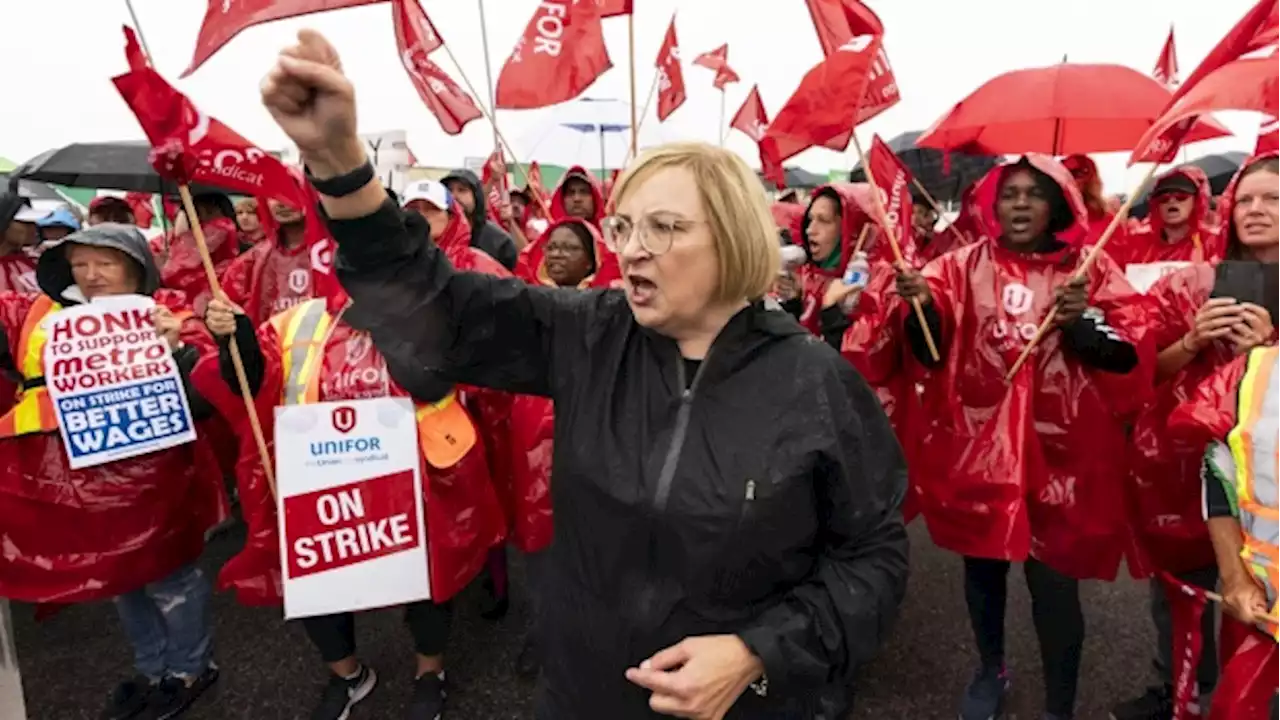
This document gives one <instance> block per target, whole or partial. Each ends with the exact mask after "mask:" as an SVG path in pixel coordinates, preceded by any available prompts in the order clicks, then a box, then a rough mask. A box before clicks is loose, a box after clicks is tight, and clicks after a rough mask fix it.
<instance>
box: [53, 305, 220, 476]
mask: <svg viewBox="0 0 1280 720" xmlns="http://www.w3.org/2000/svg"><path fill="white" fill-rule="evenodd" d="M154 307H155V301H154V300H152V299H151V298H149V297H146V296H143V295H113V296H110V297H104V298H98V299H95V300H94V301H93V302H89V303H84V304H82V305H74V306H72V307H69V308H66V309H64V310H59V311H57V312H55V313H50V314H49V316H48V317H47V318H45V320H44V321H43V323H42V325H41V331H42V332H44V334H45V338H46V340H45V345H44V367H45V380H46V383H47V385H46V387H47V389H48V392H49V399H50V400H51V401H52V403H53V407H54V412H55V413H56V415H57V418H58V429H59V432H60V433H61V435H62V443H63V446H64V447H65V449H66V451H67V459H68V460H69V461H70V465H71V469H73V470H76V469H79V468H86V467H92V466H94V465H101V464H102V463H106V462H114V461H116V460H124V459H125V458H131V457H136V456H138V455H145V454H147V453H152V452H156V451H157V450H164V449H166V448H171V447H175V446H177V445H182V444H184V443H189V442H191V441H193V440H195V439H196V431H195V425H194V424H193V423H192V418H191V407H190V406H189V405H188V404H187V394H186V391H185V390H184V389H183V387H182V377H181V376H180V375H179V374H178V366H177V363H175V362H174V361H173V352H172V351H171V350H170V348H169V344H168V343H167V342H166V341H165V339H164V338H163V337H161V336H160V335H159V334H157V333H156V328H155V325H154V324H152V322H151V309H152V308H154Z"/></svg>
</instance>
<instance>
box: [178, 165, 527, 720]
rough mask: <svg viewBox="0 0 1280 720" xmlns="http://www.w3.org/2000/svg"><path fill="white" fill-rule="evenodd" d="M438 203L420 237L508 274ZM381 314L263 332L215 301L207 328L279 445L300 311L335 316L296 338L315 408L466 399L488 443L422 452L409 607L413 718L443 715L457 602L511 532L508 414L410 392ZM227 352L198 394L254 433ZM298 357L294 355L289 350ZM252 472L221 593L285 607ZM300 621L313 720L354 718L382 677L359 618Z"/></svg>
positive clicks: (208, 370) (320, 304) (463, 264)
mask: <svg viewBox="0 0 1280 720" xmlns="http://www.w3.org/2000/svg"><path fill="white" fill-rule="evenodd" d="M426 182H430V183H432V184H433V185H434V186H435V187H437V188H438V192H437V193H436V195H435V196H436V197H437V198H439V197H441V196H443V197H445V198H447V197H448V196H447V193H445V191H444V187H443V186H442V185H440V184H439V183H435V182H434V181H426ZM405 197H406V201H407V202H408V203H412V202H414V201H415V200H417V199H420V198H417V194H415V193H414V192H413V191H412V188H410V191H409V192H406V195H405ZM437 202H438V203H439V204H445V205H447V206H448V209H447V210H444V209H442V208H439V207H438V205H437V206H436V207H434V208H433V209H429V210H428V211H427V213H426V215H427V216H426V217H425V218H424V217H423V216H421V215H419V214H418V213H415V212H408V213H406V220H405V222H406V224H412V226H413V227H414V229H415V231H418V232H421V233H422V236H423V240H424V242H425V240H426V237H427V235H428V234H432V235H435V236H436V237H437V242H438V243H439V244H440V246H441V247H442V248H447V249H446V252H447V253H448V256H449V259H450V262H451V263H452V264H453V266H454V267H456V268H459V269H464V270H472V271H478V272H490V273H499V274H500V273H504V272H505V270H503V269H502V268H501V266H499V265H498V264H497V261H495V260H493V259H492V258H490V257H488V256H487V255H485V254H484V253H483V252H480V251H478V250H475V249H474V248H471V247H470V246H469V241H470V227H469V226H468V225H467V223H466V219H465V218H464V217H463V215H462V213H461V209H460V206H459V205H458V204H457V203H454V202H449V201H448V200H443V199H441V200H437ZM376 312H378V309H377V308H370V309H367V310H366V309H363V308H360V307H359V306H352V305H350V304H349V301H348V299H347V298H346V297H345V295H339V296H336V297H332V298H329V299H327V300H326V299H320V298H317V299H315V300H313V301H310V302H304V303H303V304H301V305H297V306H295V307H294V308H291V309H289V310H287V311H285V312H284V313H280V314H278V315H276V316H274V317H273V318H271V320H270V321H268V322H266V323H263V324H262V325H261V326H260V327H259V328H258V330H257V332H256V333H255V332H254V331H253V326H252V323H251V322H250V320H249V318H248V317H247V316H246V315H245V314H244V313H243V312H240V311H239V309H238V308H234V307H233V306H228V305H227V304H225V303H222V302H219V301H217V300H213V301H211V302H210V306H209V314H208V316H207V318H206V321H207V323H208V324H209V327H210V329H211V330H212V331H213V332H214V334H215V335H216V336H218V337H219V338H223V337H228V336H230V335H231V334H233V333H234V335H235V338H236V341H237V344H238V345H239V347H240V352H241V355H242V357H243V359H244V365H245V369H246V373H247V374H248V376H249V381H250V386H251V387H252V388H254V391H255V397H256V398H257V401H258V417H259V418H260V420H261V421H262V422H263V423H264V431H265V432H266V433H267V434H268V440H270V436H271V433H272V431H273V423H272V418H273V413H272V410H271V408H272V407H273V406H275V405H278V404H280V401H281V400H282V398H284V379H285V367H284V364H283V361H284V358H285V352H284V348H283V347H282V343H283V342H284V340H285V338H284V337H283V333H284V332H285V328H288V327H289V320H290V318H292V317H293V314H294V313H325V314H327V315H328V316H329V318H331V321H332V324H331V325H330V328H332V329H331V330H330V331H329V332H328V334H327V335H326V336H324V337H322V338H316V339H314V340H313V339H312V338H301V339H298V338H295V339H294V342H295V343H297V342H302V343H308V344H310V343H315V344H317V345H318V346H319V347H320V348H321V351H322V352H323V356H322V359H321V361H320V362H319V363H317V364H316V367H318V371H317V375H316V377H315V378H314V379H312V380H310V382H313V383H314V385H312V386H311V387H313V388H314V395H313V396H312V395H310V394H309V397H308V398H306V399H302V401H303V402H305V401H308V400H311V399H314V400H315V401H332V400H353V399H361V398H370V397H385V396H388V395H390V396H393V397H410V398H413V399H414V401H415V402H416V403H427V402H438V401H439V400H441V399H443V398H448V397H450V396H452V395H453V394H454V393H458V395H459V398H460V399H461V400H462V402H461V403H460V404H459V403H452V404H450V405H449V406H448V407H451V408H455V410H453V411H450V412H453V413H455V415H454V417H453V419H452V421H456V422H468V423H471V424H473V425H474V426H475V427H476V428H477V429H478V430H479V432H477V433H475V438H476V444H475V445H473V446H471V447H470V448H468V449H467V450H466V451H465V453H464V454H462V455H461V456H460V457H450V458H448V459H446V460H442V458H440V457H437V456H435V455H433V453H432V452H431V451H430V449H429V448H426V447H424V448H423V450H422V470H423V478H424V483H423V494H424V498H423V500H424V505H425V507H426V513H427V515H426V526H427V537H428V541H427V548H428V553H429V555H430V563H429V570H430V574H431V591H432V598H431V599H430V600H422V601H419V602H416V603H412V604H410V605H408V606H407V607H406V610H405V619H406V622H407V624H408V626H409V631H410V633H411V634H412V636H413V640H414V650H415V653H416V663H417V668H416V672H415V678H416V680H415V683H414V690H413V697H412V700H411V701H410V706H411V709H412V712H413V713H415V714H414V715H413V717H424V718H431V717H437V716H438V714H439V713H440V712H441V710H442V708H443V704H444V696H445V681H444V680H445V676H444V658H443V652H444V648H445V645H446V643H447V641H448V637H449V626H450V618H451V614H452V613H451V610H450V606H449V601H450V599H451V598H452V597H453V596H454V595H456V594H457V593H458V592H459V591H460V590H462V589H463V588H464V587H466V586H467V584H469V583H470V582H471V581H472V580H473V579H474V578H475V577H476V575H477V574H478V573H479V571H480V569H481V567H482V566H483V565H484V562H485V558H486V555H487V554H488V551H489V548H491V547H492V546H493V545H495V544H497V543H498V542H500V541H501V540H502V538H503V534H504V526H503V517H502V509H501V507H500V505H499V502H498V498H497V496H496V495H495V493H494V488H493V485H492V484H491V476H490V466H489V460H490V458H491V457H495V456H496V455H497V454H498V453H491V452H488V451H489V448H488V447H487V441H488V440H489V439H490V438H491V437H493V434H492V432H491V431H492V429H493V426H492V424H491V423H492V422H495V421H498V420H499V419H500V416H501V414H502V413H505V412H507V409H506V408H497V406H496V404H495V403H496V401H494V400H492V399H482V396H483V395H484V393H486V392H489V391H477V390H475V389H472V388H461V387H454V386H452V385H450V384H449V383H447V382H445V381H443V380H438V379H434V378H433V379H432V380H431V381H430V382H426V383H421V386H420V387H402V386H401V385H400V384H399V383H398V382H397V380H396V377H397V376H401V373H399V372H397V368H395V367H392V366H390V365H389V364H388V362H387V360H386V359H385V358H384V357H383V356H382V355H381V353H379V352H378V351H377V348H376V347H374V345H373V342H372V340H371V338H370V337H369V335H368V334H367V333H365V332H362V331H360V330H357V329H356V327H355V326H363V325H364V322H363V319H364V318H366V317H367V316H368V315H370V314H373V313H376ZM226 347H227V346H226V344H223V345H222V348H223V350H222V352H221V353H220V356H219V357H218V359H217V360H216V361H215V360H213V359H212V358H210V359H208V360H204V361H202V362H201V363H200V365H199V366H198V367H197V368H196V372H195V373H194V374H193V378H192V379H193V382H194V383H195V384H196V386H197V387H199V388H202V389H203V391H204V392H207V397H208V398H209V400H210V402H211V403H213V404H214V405H215V407H217V409H218V410H219V412H222V413H224V414H226V415H227V416H228V418H229V419H231V420H232V421H233V422H234V423H237V424H239V425H241V426H242V429H243V430H244V432H243V433H242V434H243V435H246V436H247V435H249V433H248V428H247V426H245V420H246V418H245V416H244V409H243V403H242V401H241V400H240V399H239V397H238V393H239V390H238V388H239V385H238V383H237V380H236V377H235V374H234V370H233V368H232V365H231V359H230V354H229V352H227V350H226ZM291 347H295V348H296V347H297V346H296V345H291ZM297 352H298V350H296V349H294V350H292V351H291V352H290V353H289V355H290V356H292V355H294V354H296V353H297ZM303 384H306V383H303ZM219 386H221V387H219ZM490 394H491V395H492V394H493V393H490ZM486 403H488V404H486ZM507 407H509V402H508V403H507ZM456 435H461V434H456ZM242 453H245V454H248V453H253V454H252V455H249V457H254V458H256V450H255V449H254V448H253V445H252V441H247V442H246V443H245V447H244V450H242ZM241 468H242V470H243V471H244V473H243V474H242V475H241V476H240V477H239V478H238V481H239V483H240V493H241V498H242V504H243V505H244V507H245V520H246V522H247V523H249V540H248V541H247V542H246V546H245V550H244V551H243V553H242V554H241V555H240V556H237V557H236V558H233V559H232V560H231V561H230V562H229V563H228V564H227V566H226V567H225V568H224V570H223V572H222V574H221V575H220V577H219V586H220V587H227V586H230V587H234V588H237V589H239V590H243V591H245V592H247V593H248V597H247V599H248V600H250V601H251V602H265V601H269V600H271V599H275V600H277V601H278V597H277V598H270V597H269V596H267V595H265V594H264V593H265V592H266V591H269V590H275V591H276V592H278V588H279V586H280V580H279V572H280V571H279V568H280V559H279V539H278V535H277V533H276V518H275V510H274V506H273V501H272V499H271V497H270V492H269V489H268V488H267V487H266V483H265V482H263V478H262V475H261V467H260V464H257V465H255V464H254V463H253V462H242V464H241ZM299 622H300V623H301V624H302V626H303V628H304V629H305V630H306V632H307V635H308V637H309V638H310V639H311V641H312V643H313V644H314V645H315V646H316V648H317V649H318V650H319V652H320V656H321V658H322V659H323V660H324V662H325V663H326V664H328V666H329V668H330V670H331V671H332V673H331V676H330V678H329V683H328V685H327V686H326V688H325V690H324V692H323V694H322V696H321V698H320V701H319V703H318V705H317V707H316V709H315V713H314V714H313V717H325V718H330V717H332V718H338V717H346V713H347V712H349V710H350V708H351V707H352V706H353V705H355V704H356V703H357V702H359V701H360V700H363V699H364V698H365V697H366V696H367V695H368V694H369V692H370V691H372V689H373V687H374V685H375V684H376V682H377V678H376V675H375V674H374V672H373V670H371V669H370V668H368V667H366V666H364V665H362V664H361V663H360V661H359V660H358V659H357V657H356V641H355V627H354V620H353V615H352V614H351V613H341V614H337V615H327V616H318V617H308V618H304V619H302V620H300V621H299Z"/></svg>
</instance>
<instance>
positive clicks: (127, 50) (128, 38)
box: [124, 25, 151, 70]
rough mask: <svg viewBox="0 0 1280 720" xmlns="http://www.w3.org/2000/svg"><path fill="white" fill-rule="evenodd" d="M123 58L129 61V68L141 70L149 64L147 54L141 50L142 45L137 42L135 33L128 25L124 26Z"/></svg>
mask: <svg viewBox="0 0 1280 720" xmlns="http://www.w3.org/2000/svg"><path fill="white" fill-rule="evenodd" d="M124 59H125V61H127V62H128V63H129V69H130V70H141V69H143V68H145V67H150V66H151V63H150V62H149V61H148V60H147V54H146V53H145V52H143V51H142V45H140V44H138V36H137V34H135V33H134V32H133V28H131V27H129V26H128V25H125V26H124Z"/></svg>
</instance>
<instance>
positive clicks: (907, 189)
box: [863, 135, 916, 267]
mask: <svg viewBox="0 0 1280 720" xmlns="http://www.w3.org/2000/svg"><path fill="white" fill-rule="evenodd" d="M863 162H865V163H866V165H867V167H868V168H869V169H870V172H869V173H868V179H870V178H875V184H876V189H877V190H878V191H879V193H880V200H881V202H880V207H881V208H883V209H884V217H882V218H881V219H880V226H881V227H883V228H885V229H886V230H888V229H889V228H893V230H892V232H893V234H894V235H896V236H897V238H898V246H899V247H900V248H901V249H902V255H903V258H904V259H906V261H907V265H908V266H909V267H914V266H915V256H916V252H915V233H914V232H913V230H912V226H911V212H912V203H911V171H909V170H907V168H906V166H905V165H903V164H902V161H900V160H899V159H898V156H897V155H895V154H894V153H893V150H892V149H890V148H889V146H888V145H886V144H884V141H883V140H881V139H880V136H879V135H873V136H872V137H871V148H870V149H869V150H868V151H867V156H866V157H865V158H863Z"/></svg>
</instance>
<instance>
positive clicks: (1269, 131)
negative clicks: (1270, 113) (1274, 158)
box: [1253, 117, 1280, 155]
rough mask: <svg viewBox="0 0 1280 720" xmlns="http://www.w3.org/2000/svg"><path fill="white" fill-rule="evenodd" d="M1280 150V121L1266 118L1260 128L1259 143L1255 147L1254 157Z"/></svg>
mask: <svg viewBox="0 0 1280 720" xmlns="http://www.w3.org/2000/svg"><path fill="white" fill-rule="evenodd" d="M1277 150H1280V120H1277V119H1276V118H1275V117H1265V118H1263V119H1262V125H1260V126H1258V142H1257V144H1256V145H1254V147H1253V154H1254V155H1265V154H1267V153H1273V152H1275V151H1277Z"/></svg>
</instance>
